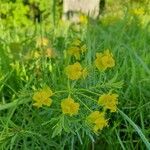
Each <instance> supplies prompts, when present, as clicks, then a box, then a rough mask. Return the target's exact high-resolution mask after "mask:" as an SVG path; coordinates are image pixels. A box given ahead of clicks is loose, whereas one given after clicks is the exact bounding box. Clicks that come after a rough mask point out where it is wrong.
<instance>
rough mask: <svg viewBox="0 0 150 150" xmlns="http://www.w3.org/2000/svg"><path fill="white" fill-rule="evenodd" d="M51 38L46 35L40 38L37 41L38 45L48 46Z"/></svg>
mask: <svg viewBox="0 0 150 150" xmlns="http://www.w3.org/2000/svg"><path fill="white" fill-rule="evenodd" d="M48 44H49V40H48V39H47V38H45V37H41V38H38V39H37V41H36V45H37V47H41V46H48Z"/></svg>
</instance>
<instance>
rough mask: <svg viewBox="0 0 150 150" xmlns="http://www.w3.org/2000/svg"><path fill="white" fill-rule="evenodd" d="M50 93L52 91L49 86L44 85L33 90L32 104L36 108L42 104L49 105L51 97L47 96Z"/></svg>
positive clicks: (51, 93)
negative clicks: (35, 90)
mask: <svg viewBox="0 0 150 150" xmlns="http://www.w3.org/2000/svg"><path fill="white" fill-rule="evenodd" d="M52 95H53V92H52V91H51V89H50V88H49V87H45V88H43V89H41V90H39V91H37V92H35V93H34V95H33V100H34V101H35V103H34V104H33V105H34V106H36V107H38V108H40V107H42V105H46V106H51V104H52V99H50V98H49V97H51V96H52Z"/></svg>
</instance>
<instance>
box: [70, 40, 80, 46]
mask: <svg viewBox="0 0 150 150" xmlns="http://www.w3.org/2000/svg"><path fill="white" fill-rule="evenodd" d="M72 45H74V46H80V45H81V41H80V40H79V39H75V40H74V41H73V42H72Z"/></svg>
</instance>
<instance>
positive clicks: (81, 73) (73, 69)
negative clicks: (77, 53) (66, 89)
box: [65, 62, 88, 80]
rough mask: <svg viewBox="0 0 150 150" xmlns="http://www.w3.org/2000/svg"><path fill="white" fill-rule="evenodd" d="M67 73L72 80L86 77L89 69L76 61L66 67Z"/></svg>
mask: <svg viewBox="0 0 150 150" xmlns="http://www.w3.org/2000/svg"><path fill="white" fill-rule="evenodd" d="M65 73H66V75H67V76H68V78H69V79H71V80H78V79H80V78H81V77H83V78H84V79H85V78H86V77H87V75H88V72H87V69H86V68H85V69H83V68H82V66H81V64H80V63H79V62H76V63H74V64H73V65H68V66H67V67H66V68H65Z"/></svg>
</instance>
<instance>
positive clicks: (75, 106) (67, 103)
mask: <svg viewBox="0 0 150 150" xmlns="http://www.w3.org/2000/svg"><path fill="white" fill-rule="evenodd" d="M79 106H80V105H79V103H76V102H74V100H73V99H72V98H71V97H68V98H66V99H64V100H62V102H61V109H62V112H63V114H68V115H70V116H72V115H76V114H77V113H78V110H79Z"/></svg>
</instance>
